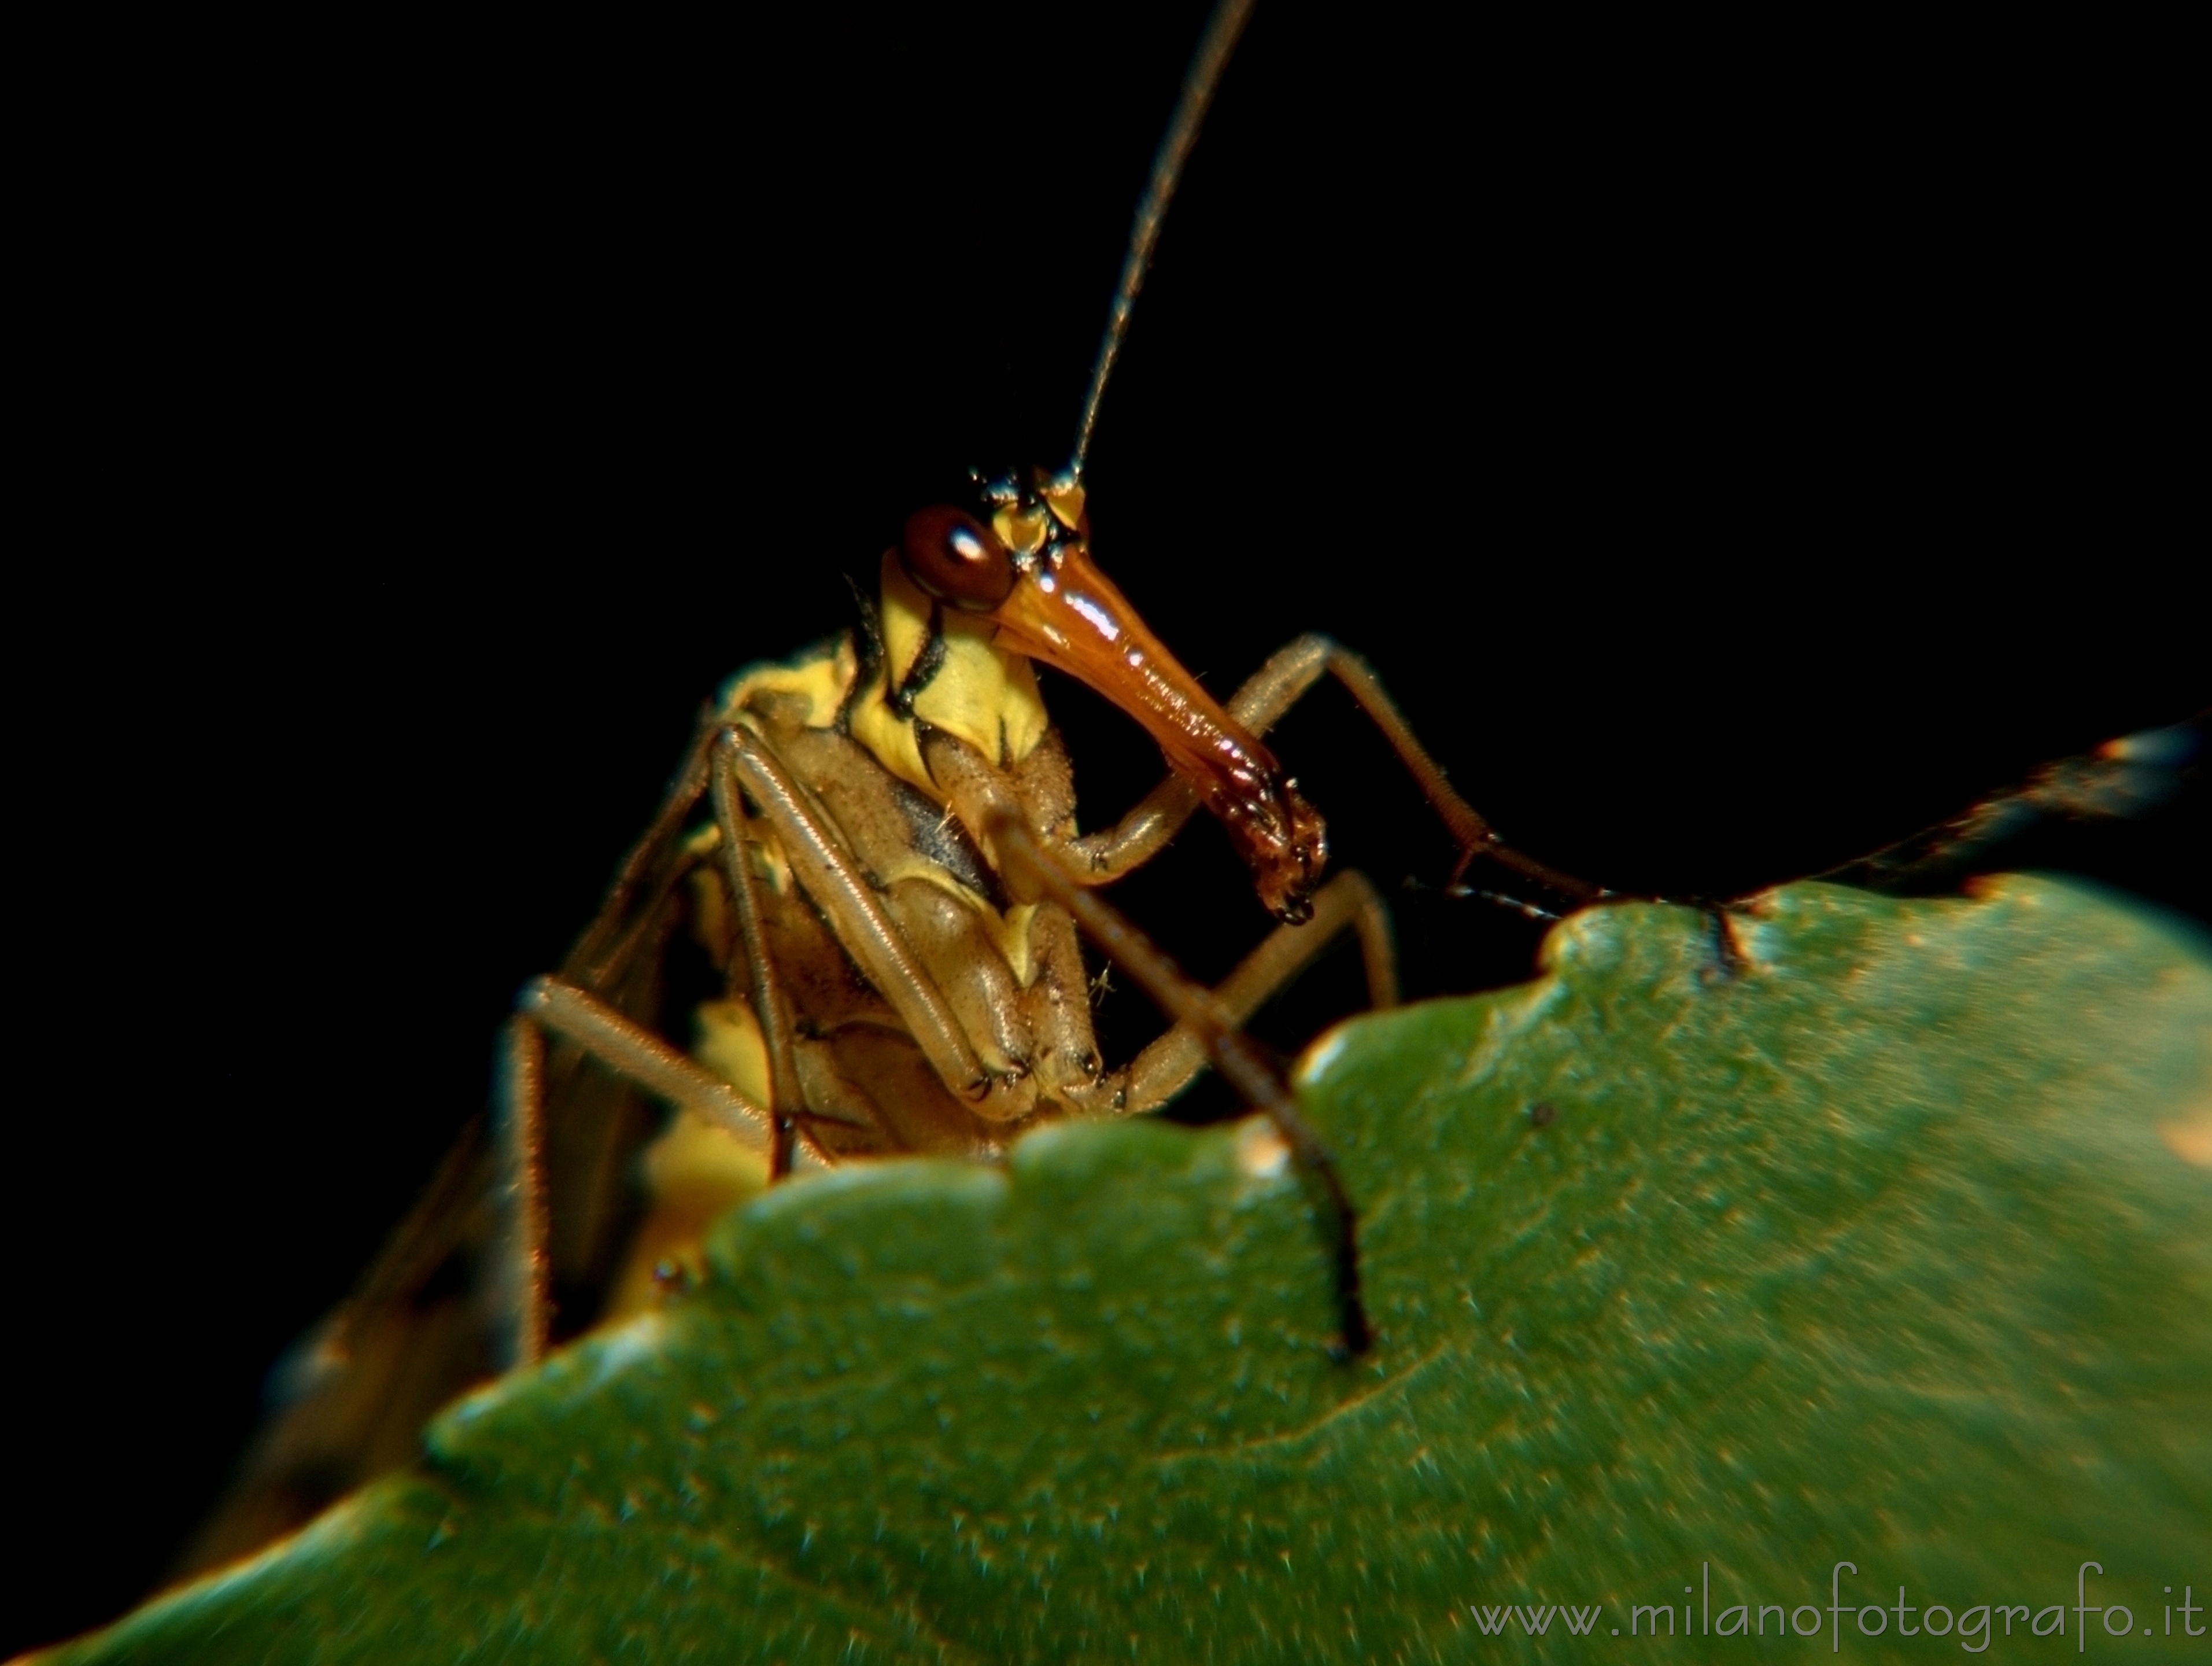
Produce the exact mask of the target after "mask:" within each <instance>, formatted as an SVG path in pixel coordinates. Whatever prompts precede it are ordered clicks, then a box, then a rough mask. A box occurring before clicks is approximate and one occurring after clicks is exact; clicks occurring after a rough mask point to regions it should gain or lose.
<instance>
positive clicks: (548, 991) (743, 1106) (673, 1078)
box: [517, 977, 769, 1151]
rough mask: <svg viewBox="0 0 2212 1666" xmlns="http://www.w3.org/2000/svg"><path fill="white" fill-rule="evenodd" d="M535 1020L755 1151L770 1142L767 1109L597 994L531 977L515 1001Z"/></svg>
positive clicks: (550, 979)
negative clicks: (724, 1130)
mask: <svg viewBox="0 0 2212 1666" xmlns="http://www.w3.org/2000/svg"><path fill="white" fill-rule="evenodd" d="M517 1005H518V1006H520V1009H521V1015H522V1017H523V1018H524V1019H525V1020H526V1021H527V1020H535V1021H536V1022H537V1023H538V1024H541V1025H544V1027H545V1028H546V1029H548V1030H550V1031H552V1032H553V1033H554V1034H555V1035H556V1036H559V1037H562V1038H563V1039H564V1040H568V1041H572V1042H574V1043H576V1045H577V1046H579V1047H580V1048H582V1049H584V1051H585V1052H586V1053H588V1054H590V1055H592V1057H593V1058H595V1059H597V1060H598V1061H599V1062H600V1063H601V1064H603V1065H605V1066H606V1067H607V1068H609V1069H610V1070H612V1071H614V1072H616V1073H618V1074H620V1075H622V1076H623V1077H626V1078H627V1079H629V1080H630V1081H633V1082H635V1083H636V1084H637V1085H638V1086H640V1087H641V1088H643V1089H644V1090H645V1091H647V1092H648V1093H651V1094H653V1095H655V1096H657V1097H660V1098H662V1099H665V1100H666V1101H667V1102H668V1103H669V1104H672V1105H676V1106H678V1107H680V1108H681V1109H683V1110H690V1111H696V1112H697V1113H698V1114H699V1115H700V1116H703V1117H704V1118H706V1120H707V1121H708V1122H713V1123H714V1124H715V1125H716V1126H718V1127H720V1128H726V1129H728V1130H729V1132H731V1133H732V1134H735V1135H737V1137H738V1140H741V1141H742V1142H743V1143H744V1144H745V1145H747V1146H751V1147H752V1148H753V1149H754V1150H755V1151H763V1150H765V1149H766V1148H767V1146H768V1143H769V1114H768V1112H767V1111H766V1110H763V1109H762V1108H761V1107H760V1106H758V1105H757V1104H754V1103H753V1102H752V1101H751V1100H750V1099H748V1098H746V1097H745V1096H744V1094H742V1093H740V1092H738V1091H737V1089H735V1088H733V1087H732V1086H731V1085H729V1084H728V1083H727V1082H726V1081H724V1080H723V1079H721V1078H720V1077H719V1076H716V1075H714V1074H713V1073H711V1072H709V1071H708V1070H707V1069H705V1068H704V1067H702V1066H701V1065H700V1064H698V1063H697V1062H696V1061H695V1060H693V1059H692V1058H691V1057H690V1055H687V1054H684V1053H681V1052H678V1050H677V1049H675V1048H673V1047H671V1046H670V1045H669V1044H668V1043H666V1042H665V1041H663V1040H661V1039H660V1037H658V1036H656V1035H654V1034H653V1032H652V1031H650V1030H647V1029H646V1028H644V1027H643V1026H642V1025H637V1024H633V1023H632V1022H631V1021H630V1020H629V1019H628V1018H624V1017H623V1015H622V1014H621V1013H620V1012H617V1011H615V1009H614V1008H613V1007H611V1006H608V1005H607V1004H606V1003H605V1001H603V1000H599V998H598V997H597V996H595V995H592V994H586V992H585V991H583V990H581V989H579V988H576V987H575V986H574V985H573V984H568V983H563V982H561V981H560V980H559V979H558V978H550V977H540V978H533V979H532V981H531V982H530V984H529V986H528V987H527V988H525V989H524V990H523V992H522V999H521V1000H520V1001H519V1002H518V1003H517Z"/></svg>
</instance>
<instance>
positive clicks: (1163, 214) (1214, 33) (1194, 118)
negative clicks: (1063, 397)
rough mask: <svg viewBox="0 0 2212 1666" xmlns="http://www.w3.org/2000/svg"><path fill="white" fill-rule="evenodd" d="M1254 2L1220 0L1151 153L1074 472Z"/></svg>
mask: <svg viewBox="0 0 2212 1666" xmlns="http://www.w3.org/2000/svg"><path fill="white" fill-rule="evenodd" d="M1253 3H1254V0H1221V3H1220V4H1219V5H1218V6H1216V7H1215V8H1214V9H1213V18H1212V21H1210V22H1209V23H1207V24H1206V34H1205V37H1204V39H1202V40H1200V42H1199V43H1198V53H1197V56H1196V57H1194V58H1192V59H1191V61H1190V69H1189V70H1188V72H1187V73H1186V74H1185V75H1184V76H1183V78H1182V100H1181V101H1180V102H1179V103H1178V104H1177V105H1176V112H1175V119H1174V120H1173V121H1171V122H1170V123H1169V124H1168V131H1167V137H1165V138H1164V139H1162V140H1161V141H1160V149H1159V154H1158V155H1156V156H1154V157H1153V158H1152V178H1151V179H1149V180H1148V181H1146V185H1145V195H1144V199H1143V200H1142V201H1141V202H1139V204H1137V217H1136V219H1135V221H1134V222H1133V223H1132V224H1131V225H1130V227H1129V252H1128V255H1127V258H1124V259H1123V261H1122V262H1121V287H1120V288H1118V289H1115V291H1114V310H1113V311H1112V312H1110V313H1108V314H1107V315H1106V335H1105V337H1104V339H1103V340H1102V341H1100V343H1099V344H1098V362H1097V364H1095V365H1093V366H1092V367H1091V391H1090V392H1088V393H1086V394H1085V395H1084V398H1083V421H1082V422H1081V423H1079V425H1078V426H1077V428H1076V430H1075V456H1074V459H1073V461H1072V462H1070V463H1069V465H1068V469H1069V471H1070V472H1071V473H1073V474H1077V475H1080V474H1081V473H1082V472H1083V459H1084V458H1085V456H1087V455H1088V454H1089V453H1090V450H1091V429H1093V428H1094V427H1095V426H1097V422H1098V401H1099V398H1100V397H1101V396H1102V395H1103V394H1104V392H1106V379H1107V378H1108V377H1109V376H1110V375H1112V374H1114V361H1115V359H1117V358H1119V357H1120V356H1121V338H1122V337H1125V336H1127V334H1128V333H1129V314H1130V313H1132V312H1133V311H1134V310H1135V309H1136V305H1137V291H1138V290H1139V289H1143V288H1144V287H1145V273H1146V270H1147V269H1148V268H1149V267H1150V266H1151V265H1152V250H1153V249H1154V247H1156V246H1158V243H1159V240H1160V224H1161V222H1163V221H1164V220H1165V219H1166V218H1167V215H1168V204H1169V203H1170V202H1171V201H1172V200H1174V198H1175V193H1176V185H1177V184H1178V183H1179V182H1180V181H1181V180H1182V165H1183V164H1184V163H1185V162H1186V161H1189V160H1190V150H1191V147H1192V146H1193V145H1194V144H1196V143H1198V130H1199V128H1200V125H1203V123H1204V122H1205V120H1206V106H1207V105H1209V104H1211V103H1212V102H1213V90H1214V88H1217V87H1218V86H1220V85H1221V72H1222V71H1223V70H1225V69H1227V68H1228V67H1229V55H1230V53H1231V52H1234V51H1235V50H1236V47H1237V36H1238V35H1240V34H1242V33H1243V32H1244V21H1245V20H1246V19H1247V18H1249V17H1250V16H1251V15H1252V6H1253Z"/></svg>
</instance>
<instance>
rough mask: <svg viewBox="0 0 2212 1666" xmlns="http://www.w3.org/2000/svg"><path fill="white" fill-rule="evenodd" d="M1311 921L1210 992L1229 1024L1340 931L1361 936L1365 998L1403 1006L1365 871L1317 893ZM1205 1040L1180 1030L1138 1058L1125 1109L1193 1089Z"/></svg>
mask: <svg viewBox="0 0 2212 1666" xmlns="http://www.w3.org/2000/svg"><path fill="white" fill-rule="evenodd" d="M1313 910H1314V911H1313V918H1312V919H1311V920H1310V921H1307V922H1306V923H1305V924H1304V925H1302V926H1278V927H1275V929H1274V930H1273V931H1272V932H1270V933H1268V934H1267V939H1266V940H1265V941H1264V942H1262V943H1261V945H1260V946H1259V947H1258V948H1256V949H1255V950H1253V951H1252V952H1251V953H1250V954H1249V955H1247V956H1246V957H1245V958H1244V959H1243V963H1242V964H1239V965H1238V966H1237V970H1235V971H1233V972H1231V973H1230V975H1229V976H1227V977H1225V978H1224V979H1223V980H1222V981H1221V982H1219V983H1218V984H1216V985H1215V986H1214V988H1213V998H1214V1000H1216V1001H1217V1002H1218V1003H1219V1005H1220V1006H1221V1009H1222V1011H1223V1012H1225V1013H1226V1014H1227V1015H1228V1017H1229V1020H1230V1022H1231V1023H1232V1024H1237V1025H1243V1024H1244V1023H1247V1022H1248V1021H1249V1019H1250V1018H1251V1016H1252V1014H1253V1013H1255V1012H1258V1011H1259V1010H1260V1008H1261V1007H1262V1006H1266V1005H1267V1000H1268V997H1269V996H1271V995H1273V994H1274V993H1275V992H1276V991H1277V990H1279V989H1280V988H1282V987H1283V986H1284V985H1285V984H1286V983H1288V982H1290V981H1291V979H1292V978H1294V977H1296V976H1297V975H1298V974H1299V973H1300V972H1302V971H1304V970H1305V968H1306V967H1307V965H1308V964H1310V963H1311V962H1312V960H1313V959H1314V958H1315V957H1316V956H1317V955H1318V954H1320V953H1321V952H1322V950H1323V949H1325V948H1327V947H1328V945H1329V943H1330V942H1331V940H1332V939H1334V938H1335V936H1336V934H1337V933H1339V932H1341V931H1344V930H1346V928H1349V929H1351V930H1352V931H1355V932H1357V933H1358V934H1359V949H1360V958H1361V959H1362V960H1363V961H1364V963H1365V964H1366V970H1367V998H1368V1000H1369V1001H1370V1004H1371V1005H1372V1006H1376V1007H1377V1008H1380V1007H1384V1006H1396V1005H1397V1004H1398V970H1397V967H1396V965H1395V961H1394V957H1393V956H1392V953H1391V948H1390V915H1389V910H1388V909H1385V908H1384V907H1383V899H1382V898H1381V897H1378V896H1376V893H1375V887H1374V886H1373V885H1370V884H1369V883H1368V880H1367V876H1366V875H1365V874H1364V873H1340V874H1338V875H1337V876H1336V878H1334V879H1332V880H1330V881H1329V882H1328V884H1327V885H1323V886H1322V888H1321V889H1320V890H1319V891H1316V892H1315V893H1314V898H1313ZM1205 1067H1206V1043H1205V1041H1204V1039H1203V1038H1202V1037H1200V1034H1199V1032H1198V1031H1195V1030H1193V1029H1189V1028H1188V1027H1186V1026H1185V1025H1181V1024H1178V1025H1176V1027H1175V1028H1174V1029H1172V1030H1170V1031H1168V1032H1167V1034H1166V1035H1164V1036H1162V1037H1160V1038H1159V1039H1158V1041H1156V1042H1154V1043H1152V1045H1151V1046H1149V1047H1147V1048H1146V1049H1145V1050H1144V1051H1143V1052H1141V1053H1139V1054H1138V1055H1137V1058H1136V1061H1135V1062H1134V1063H1133V1064H1132V1065H1131V1066H1130V1067H1129V1088H1128V1095H1129V1097H1128V1105H1127V1109H1128V1110H1130V1111H1131V1112H1132V1113H1136V1112H1142V1111H1147V1110H1156V1109H1158V1107H1159V1106H1161V1105H1163V1104H1166V1103H1167V1102H1168V1101H1169V1100H1170V1099H1172V1098H1173V1097H1175V1096H1176V1094H1178V1093H1180V1092H1182V1091H1183V1089H1184V1088H1185V1087H1187V1086H1188V1085H1189V1084H1190V1079H1191V1078H1192V1077H1194V1076H1195V1075H1197V1074H1198V1073H1199V1072H1200V1071H1201V1070H1203V1069H1204V1068H1205Z"/></svg>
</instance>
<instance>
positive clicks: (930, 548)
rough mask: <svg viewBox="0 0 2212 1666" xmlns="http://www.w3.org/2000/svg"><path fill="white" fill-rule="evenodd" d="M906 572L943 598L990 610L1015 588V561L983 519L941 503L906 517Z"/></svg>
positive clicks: (902, 544) (902, 543) (902, 548)
mask: <svg viewBox="0 0 2212 1666" xmlns="http://www.w3.org/2000/svg"><path fill="white" fill-rule="evenodd" d="M899 562H900V564H901V565H902V566H903V567H904V568H905V569H906V572H907V576H908V578H910V579H912V580H913V581H915V583H916V584H918V585H920V586H921V587H922V588H923V589H924V590H927V592H928V593H930V594H931V595H933V596H935V597H936V598H937V599H939V600H940V601H948V602H951V604H952V605H954V606H955V607H960V608H965V609H967V610H968V611H969V612H971V613H987V612H989V611H991V609H993V608H994V607H996V606H997V605H999V604H1000V602H1002V601H1004V600H1006V597H1007V595H1008V593H1011V592H1012V589H1013V587H1014V561H1013V557H1012V556H1010V555H1008V554H1007V553H1006V545H1005V544H1001V543H1000V542H999V536H998V534H997V533H995V532H993V531H992V530H991V529H990V528H989V527H987V526H985V525H984V524H983V523H982V522H981V521H980V520H976V519H975V516H973V515H970V514H963V513H961V511H959V510H958V509H955V508H950V507H946V506H942V505H940V506H939V508H934V509H922V510H919V511H917V512H916V513H915V514H912V515H910V516H908V518H907V523H906V535H905V536H904V537H903V538H901V539H900V540H899Z"/></svg>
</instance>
